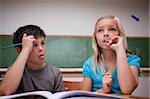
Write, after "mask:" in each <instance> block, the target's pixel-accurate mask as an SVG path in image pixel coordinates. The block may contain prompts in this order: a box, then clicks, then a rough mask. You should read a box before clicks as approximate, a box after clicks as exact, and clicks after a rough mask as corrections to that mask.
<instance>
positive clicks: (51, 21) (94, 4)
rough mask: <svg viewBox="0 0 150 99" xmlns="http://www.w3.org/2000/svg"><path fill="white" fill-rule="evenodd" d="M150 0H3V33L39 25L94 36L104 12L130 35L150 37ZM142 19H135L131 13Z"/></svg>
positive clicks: (50, 31) (48, 29)
mask: <svg viewBox="0 0 150 99" xmlns="http://www.w3.org/2000/svg"><path fill="white" fill-rule="evenodd" d="M148 2H149V0H1V3H2V9H3V10H2V12H3V17H2V18H3V22H2V23H0V24H2V27H3V28H2V30H1V31H0V33H3V34H10V33H12V32H14V31H15V30H16V28H18V27H19V26H22V25H25V24H37V25H39V26H41V27H42V28H43V29H44V30H45V31H46V33H47V34H54V35H60V34H63V35H91V34H92V33H93V27H94V24H95V22H96V20H97V19H98V17H99V16H101V15H108V14H112V15H115V16H118V17H119V18H120V20H121V21H122V23H123V26H124V28H125V30H126V33H127V35H128V36H148V33H149V31H148V18H149V17H148V12H149V11H148V7H149V5H148ZM132 14H134V15H135V16H137V17H139V18H140V21H139V22H137V21H135V20H134V19H133V18H132V17H131V15H132Z"/></svg>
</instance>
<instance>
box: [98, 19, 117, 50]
mask: <svg viewBox="0 0 150 99" xmlns="http://www.w3.org/2000/svg"><path fill="white" fill-rule="evenodd" d="M118 35H119V30H118V28H117V23H116V22H115V21H114V20H112V19H103V20H100V21H99V22H98V23H97V25H96V40H97V43H98V45H99V46H100V47H101V48H102V49H106V48H108V46H107V43H108V41H109V40H111V39H112V38H113V37H115V36H118Z"/></svg>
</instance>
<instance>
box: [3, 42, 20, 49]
mask: <svg viewBox="0 0 150 99" xmlns="http://www.w3.org/2000/svg"><path fill="white" fill-rule="evenodd" d="M19 45H22V43H17V44H13V45H9V46H4V47H2V48H1V49H7V48H12V47H15V46H19Z"/></svg>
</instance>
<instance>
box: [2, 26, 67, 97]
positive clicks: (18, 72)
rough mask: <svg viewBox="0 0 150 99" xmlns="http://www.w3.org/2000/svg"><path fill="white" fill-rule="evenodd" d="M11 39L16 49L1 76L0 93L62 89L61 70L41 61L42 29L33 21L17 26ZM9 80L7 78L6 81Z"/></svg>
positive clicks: (42, 49)
mask: <svg viewBox="0 0 150 99" xmlns="http://www.w3.org/2000/svg"><path fill="white" fill-rule="evenodd" d="M13 36H14V38H13V43H14V44H17V43H22V45H20V46H16V51H17V52H18V53H19V55H18V57H17V59H16V61H15V62H14V63H13V65H12V66H11V67H10V68H9V70H8V71H7V72H6V75H5V76H4V79H3V81H2V84H1V87H0V90H1V92H0V94H1V95H2V94H3V95H9V94H13V93H21V92H27V91H35V90H36V91H37V90H48V91H50V92H52V93H55V92H59V91H64V84H63V80H62V73H61V72H60V71H59V69H58V68H56V67H53V66H52V65H48V64H47V63H46V62H45V43H44V41H45V37H46V35H45V33H44V31H43V30H42V29H41V28H40V27H38V26H36V25H26V26H23V27H20V28H19V29H18V30H17V31H16V32H15V33H14V35H13ZM10 81H11V82H10Z"/></svg>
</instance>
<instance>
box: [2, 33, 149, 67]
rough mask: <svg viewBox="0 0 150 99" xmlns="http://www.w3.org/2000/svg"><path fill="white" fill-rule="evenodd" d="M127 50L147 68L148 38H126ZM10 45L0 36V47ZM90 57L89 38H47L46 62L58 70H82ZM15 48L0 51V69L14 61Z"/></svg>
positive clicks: (9, 38)
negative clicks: (58, 68)
mask: <svg viewBox="0 0 150 99" xmlns="http://www.w3.org/2000/svg"><path fill="white" fill-rule="evenodd" d="M127 41H128V47H129V49H130V50H131V51H132V52H133V53H135V54H137V55H139V56H140V57H141V59H142V63H141V65H142V67H149V47H148V46H149V37H145V38H143V37H138V38H133V37H130V38H127ZM7 45H12V36H6V35H5V36H0V47H2V46H7ZM91 55H92V47H91V37H76V36H48V37H47V38H46V62H47V63H49V64H53V65H54V66H56V67H60V68H82V65H83V63H84V61H85V60H86V59H88V58H89V57H90V56H91ZM16 57H17V53H16V51H15V48H9V49H3V50H2V49H0V67H1V68H5V67H8V66H10V65H11V64H12V63H13V62H14V61H15V59H16Z"/></svg>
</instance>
